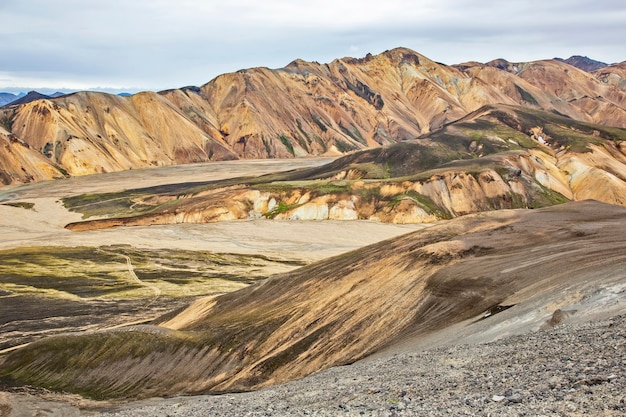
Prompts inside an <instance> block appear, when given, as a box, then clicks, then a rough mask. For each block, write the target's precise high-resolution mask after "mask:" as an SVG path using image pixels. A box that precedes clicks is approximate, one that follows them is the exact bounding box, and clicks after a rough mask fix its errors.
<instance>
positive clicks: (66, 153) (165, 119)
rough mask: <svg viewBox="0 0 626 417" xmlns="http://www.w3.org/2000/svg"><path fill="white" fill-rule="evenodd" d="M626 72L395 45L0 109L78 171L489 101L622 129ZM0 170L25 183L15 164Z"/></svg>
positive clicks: (361, 134) (387, 127) (419, 122)
mask: <svg viewBox="0 0 626 417" xmlns="http://www.w3.org/2000/svg"><path fill="white" fill-rule="evenodd" d="M623 79H624V78H623V75H622V74H621V73H620V72H619V71H618V70H615V71H613V67H607V68H604V69H602V70H599V72H598V73H595V74H589V73H587V72H584V71H582V70H580V69H578V68H576V67H573V66H571V65H569V64H567V63H564V62H560V61H556V60H548V61H537V62H530V63H518V64H513V63H508V62H506V61H502V60H499V61H494V62H491V63H488V64H484V65H483V64H477V63H468V64H463V65H458V66H446V65H442V64H439V63H436V62H433V61H431V60H430V59H428V58H426V57H424V56H422V55H420V54H418V53H416V52H414V51H411V50H409V49H403V48H398V49H394V50H391V51H386V52H384V53H381V54H379V55H376V56H372V55H368V56H366V57H365V58H363V59H354V58H343V59H337V60H335V61H333V62H331V63H330V64H319V63H316V62H304V61H301V60H296V61H294V62H292V63H290V64H289V65H287V66H286V67H284V68H281V69H276V70H270V69H267V68H253V69H248V70H242V71H238V72H236V73H232V74H224V75H222V76H219V77H217V78H215V79H214V80H212V81H210V82H209V83H207V84H205V85H203V86H202V87H189V88H183V89H178V90H169V91H163V92H161V93H158V94H157V93H148V92H146V93H141V94H136V95H134V96H132V97H118V96H111V95H107V94H103V93H88V92H81V93H76V94H71V95H68V96H64V97H59V98H55V99H50V100H37V101H33V102H30V103H26V104H23V105H17V106H9V107H7V108H4V109H2V110H1V111H0V113H2V114H1V117H2V118H3V120H5V122H6V123H5V127H6V128H7V129H8V131H9V133H11V134H13V135H15V136H16V137H17V138H19V139H20V140H22V141H23V142H24V143H27V144H28V145H29V146H31V147H32V148H33V149H35V150H37V151H38V152H40V153H41V154H42V155H45V156H46V157H47V158H48V160H49V161H50V163H51V164H56V165H58V166H59V167H61V168H63V170H64V171H65V172H67V173H68V174H70V175H82V174H88V173H97V172H110V171H119V170H125V169H136V168H140V167H146V166H156V165H169V164H179V163H187V162H198V161H209V160H218V159H219V160H224V159H233V158H278V157H299V156H307V155H339V154H341V153H345V152H348V151H352V150H358V149H365V148H371V147H375V146H380V145H386V144H390V143H395V142H399V141H403V140H407V139H414V138H416V137H418V136H419V135H423V134H425V133H428V132H432V131H433V130H436V129H438V128H440V127H441V126H443V125H444V124H446V123H448V122H451V121H454V120H456V119H459V118H461V117H463V116H465V115H467V114H468V113H470V112H472V111H475V110H477V109H479V108H480V107H482V106H483V105H486V104H498V103H500V104H509V105H524V106H530V107H535V108H539V109H543V110H547V111H551V112H556V113H559V114H563V115H567V116H569V117H571V118H574V119H577V120H582V121H587V122H595V123H599V124H605V125H610V126H621V127H626V110H625V108H626V104H625V103H626V92H625V91H624V86H623V82H622V81H623ZM607 80H610V82H607ZM27 174H28V175H31V176H32V177H33V178H38V175H44V176H45V175H46V174H45V173H35V172H28V173H27ZM3 177H4V178H11V179H12V181H19V180H22V178H21V177H19V175H16V174H15V173H14V172H13V171H8V172H5V174H4V175H3ZM5 182H6V181H5Z"/></svg>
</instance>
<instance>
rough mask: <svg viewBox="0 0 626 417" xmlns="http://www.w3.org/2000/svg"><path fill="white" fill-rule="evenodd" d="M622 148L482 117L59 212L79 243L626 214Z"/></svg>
mask: <svg viewBox="0 0 626 417" xmlns="http://www.w3.org/2000/svg"><path fill="white" fill-rule="evenodd" d="M625 144H626V130H624V129H620V128H610V127H605V126H601V125H594V124H589V123H584V122H577V121H575V120H573V119H570V118H567V117H564V116H558V115H555V114H553V113H548V112H542V111H538V110H530V109H525V108H522V107H513V106H498V107H491V106H485V107H483V108H481V109H479V110H477V111H476V112H473V113H471V114H469V115H468V116H466V117H464V118H462V119H460V120H458V121H456V122H453V123H450V124H447V125H446V126H444V127H443V128H442V129H440V130H438V131H435V132H433V133H430V134H428V135H425V136H422V137H421V138H420V139H417V140H414V141H404V142H402V143H398V144H393V145H388V146H383V147H378V148H373V149H370V150H364V151H360V152H355V153H352V154H350V155H347V156H344V157H343V158H339V159H337V160H335V161H334V162H332V163H329V164H327V165H324V166H321V167H316V168H308V169H302V170H294V171H290V172H284V173H275V174H269V175H264V176H259V177H254V178H234V179H229V180H227V181H213V182H204V183H183V184H171V185H169V186H167V187H151V188H142V189H135V190H128V191H124V192H117V193H108V194H84V195H78V196H73V197H71V198H66V199H64V200H63V201H64V204H65V205H66V207H68V208H69V209H71V210H74V211H77V212H79V213H82V214H83V217H84V219H85V220H84V221H81V222H74V223H72V224H69V225H68V226H67V227H68V228H69V229H71V230H74V231H81V230H88V229H100V228H107V227H112V226H139V225H150V224H173V223H206V222H214V221H224V220H242V219H253V218H262V217H266V218H271V219H278V220H288V219H290V220H327V219H329V220H355V219H367V220H375V221H380V222H386V223H427V222H433V221H437V220H441V219H449V218H453V217H457V216H460V215H465V214H469V213H476V212H482V211H488V210H497V209H506V208H540V207H546V206H551V205H555V204H561V203H564V202H566V201H570V200H585V199H595V200H598V201H602V202H605V203H611V204H618V205H625V204H626V153H625V151H626V145H625ZM94 216H98V218H97V219H92V217H94Z"/></svg>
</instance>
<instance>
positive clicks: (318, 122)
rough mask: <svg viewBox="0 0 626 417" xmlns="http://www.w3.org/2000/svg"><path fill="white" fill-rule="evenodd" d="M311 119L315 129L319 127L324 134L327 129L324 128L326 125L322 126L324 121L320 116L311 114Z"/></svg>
mask: <svg viewBox="0 0 626 417" xmlns="http://www.w3.org/2000/svg"><path fill="white" fill-rule="evenodd" d="M311 118H312V119H313V122H315V124H316V125H317V127H319V128H320V130H321V131H322V132H326V131H327V130H328V127H326V124H324V119H322V118H321V117H320V116H318V115H316V114H313V115H311Z"/></svg>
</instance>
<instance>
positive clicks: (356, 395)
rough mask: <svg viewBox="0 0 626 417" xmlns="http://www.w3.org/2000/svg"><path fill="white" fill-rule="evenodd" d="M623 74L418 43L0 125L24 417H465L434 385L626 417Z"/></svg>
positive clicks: (43, 109)
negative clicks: (450, 60)
mask: <svg viewBox="0 0 626 417" xmlns="http://www.w3.org/2000/svg"><path fill="white" fill-rule="evenodd" d="M622 75H623V63H622V64H616V65H612V66H606V67H602V68H600V69H596V70H590V72H587V71H584V70H582V69H579V68H576V67H574V66H572V65H570V64H568V63H567V62H564V61H559V60H545V61H535V62H529V63H510V62H507V61H504V60H495V61H491V62H489V63H486V64H480V63H476V62H467V63H462V64H458V65H454V66H446V65H443V64H439V63H436V62H434V61H431V60H429V59H428V58H426V57H424V56H422V55H420V54H417V53H416V52H414V51H411V50H408V49H405V48H397V49H394V50H390V51H385V52H384V53H382V54H380V55H377V56H372V55H367V56H366V57H364V58H361V59H355V58H342V59H337V60H335V61H333V62H332V63H330V64H319V63H313V62H305V61H302V60H296V61H293V62H292V63H291V64H289V65H287V66H286V67H284V68H281V69H277V70H270V69H267V68H254V69H249V70H242V71H239V72H236V73H231V74H224V75H222V76H220V77H217V78H216V79H214V80H212V81H210V82H209V83H207V84H205V85H203V86H201V87H185V88H182V89H176V90H167V91H162V92H159V93H154V92H145V93H139V94H135V95H133V96H131V97H119V96H110V95H106V94H102V93H93V92H79V93H75V94H71V95H67V96H62V97H57V98H47V99H43V100H34V101H31V102H25V103H17V104H14V105H8V106H5V107H2V108H0V118H1V119H2V120H1V121H2V126H0V145H1V146H0V182H1V183H2V184H3V185H2V186H1V188H0V416H2V417H5V415H6V416H7V417H16V416H19V415H22V414H28V413H30V414H36V413H44V415H54V416H56V415H64V416H65V415H76V416H78V415H119V416H125V415H159V416H160V415H163V416H165V415H177V413H178V411H176V408H178V407H181V410H186V411H181V412H183V413H188V414H184V415H194V414H193V413H196V414H197V415H204V414H203V412H204V411H206V410H211V407H213V406H215V407H217V408H216V409H219V410H221V411H220V413H222V414H228V411H229V409H228V407H229V405H228V404H230V401H231V400H230V399H231V398H232V401H234V402H237V401H239V399H240V400H241V404H243V405H241V404H240V405H241V408H236V410H237V413H241V414H245V413H252V414H251V415H263V416H265V415H272V414H273V411H274V410H275V409H280V412H279V413H278V415H289V414H290V413H291V412H292V411H293V410H298V412H299V411H301V410H308V411H311V412H316V411H319V412H320V413H321V414H320V415H335V414H336V412H337V410H336V409H334V408H328V406H327V405H324V404H317V405H315V404H314V405H313V406H312V405H311V403H310V401H309V399H307V394H306V393H307V392H313V393H318V394H319V395H321V396H322V397H323V398H326V400H327V401H328V403H329V404H333V405H332V407H337V409H340V410H341V411H342V413H343V412H344V411H345V412H346V413H348V412H352V411H354V412H363V413H365V412H368V411H371V412H372V413H373V412H374V411H375V412H376V413H379V412H380V413H387V414H390V415H394V414H395V415H402V414H403V412H404V411H406V410H409V409H410V410H413V411H414V412H418V411H420V410H421V411H423V410H424V409H425V408H420V407H422V406H423V407H426V406H425V405H424V404H433V406H436V407H444V405H442V404H441V401H443V400H441V398H444V397H437V398H436V399H434V400H433V399H429V398H426V397H427V396H428V395H434V394H433V393H432V392H430V393H426V391H424V389H423V388H419V387H416V386H414V385H412V383H411V380H412V376H411V374H410V372H411V371H407V370H406V367H404V365H407V364H411V365H410V366H412V367H414V368H411V369H414V371H413V372H415V375H419V377H420V378H421V379H420V381H421V383H423V384H425V386H430V385H429V384H432V386H434V387H436V391H439V392H440V393H441V392H445V393H448V394H447V395H449V398H450V401H451V402H453V403H454V404H455V407H457V408H456V409H463V410H464V412H465V411H466V414H470V415H476V414H477V413H480V412H483V411H484V413H483V414H485V413H497V412H498V410H499V409H498V408H497V407H499V406H501V405H502V404H505V405H511V406H513V407H518V404H520V401H522V400H524V399H528V402H526V403H524V404H523V406H519V407H525V408H519V410H518V411H520V413H531V414H532V413H539V412H545V411H546V410H552V411H553V412H554V413H561V414H562V413H563V412H564V411H563V410H569V409H568V408H567V407H569V406H570V403H571V404H573V406H574V407H576V409H577V410H579V409H582V408H583V407H585V406H586V405H585V404H587V405H589V407H590V410H591V412H592V413H596V414H597V413H598V412H599V410H604V411H606V409H604V408H602V407H603V406H605V405H606V406H607V407H608V406H609V405H610V407H612V408H611V410H612V411H615V413H612V411H611V413H612V414H611V413H609V412H607V413H605V415H619V411H620V410H622V409H624V405H623V404H624V399H623V398H621V399H620V398H617V397H616V394H615V393H616V392H620V387H624V386H626V385H625V384H626V374H625V373H624V372H625V370H624V368H623V366H621V367H620V366H619V363H618V362H619V358H623V357H624V344H623V340H621V341H620V337H621V336H620V335H623V332H624V320H623V317H624V315H625V314H626V275H624V274H625V273H624V271H626V241H625V240H624V235H625V234H626V223H625V222H624V221H623V220H624V216H626V110H624V109H625V108H626V107H625V106H626V104H625V103H626V101H625V100H626V93H625V90H624V84H623V83H622V82H621V81H620V79H621V77H622ZM264 158H265V159H264ZM597 335H599V336H598V338H595V336H597ZM581 340H583V341H581ZM566 342H567V343H570V344H571V345H572V346H574V347H571V349H570V350H569V351H568V352H570V353H571V354H572V355H577V354H578V353H577V352H576V351H575V349H577V350H578V351H580V355H581V358H583V357H584V359H585V361H586V363H587V365H588V366H586V367H584V366H583V365H578V364H575V363H570V366H569V367H568V368H567V369H565V368H560V367H559V368H558V369H556V368H554V367H555V366H556V365H551V362H550V361H551V360H552V359H554V358H553V357H550V356H549V355H544V352H543V351H542V352H540V353H538V352H535V353H536V357H537V358H539V361H538V362H537V363H533V357H532V354H531V353H529V352H532V349H533V347H532V346H531V344H533V343H534V346H536V347H537V346H541V347H542V349H545V352H556V351H558V350H559V349H558V345H559V344H560V343H566ZM585 345H593V347H594V349H595V350H596V351H597V352H600V353H599V355H600V356H601V360H598V361H596V362H593V358H592V356H593V355H592V353H590V351H589V350H588V349H586V348H583V346H585ZM516 346H520V349H522V350H521V351H518V350H517V348H516ZM483 348H484V349H485V350H486V351H488V352H494V353H493V354H494V355H509V356H511V357H513V358H515V359H514V361H513V360H512V361H510V362H508V363H507V360H505V359H502V360H500V359H497V358H492V359H491V360H490V359H489V358H488V357H486V356H485V355H486V354H481V353H480V352H481V349H483ZM568 349H569V347H568ZM613 353H615V355H613ZM422 355H424V357H422ZM466 355H469V356H466ZM563 355H565V353H563ZM612 355H613V356H612ZM612 358H613V359H612ZM615 358H617V359H615ZM561 359H562V361H566V359H567V358H565V357H564V356H563V357H562V358H561ZM475 363H476V364H482V365H480V366H479V365H476V366H474V365H475ZM568 363H569V362H568ZM491 364H493V366H494V369H493V372H494V375H498V378H499V379H498V380H491V381H490V380H488V379H489V378H487V373H486V371H485V372H483V373H482V374H481V373H480V368H481V367H485V368H488V367H489V366H491ZM559 366H560V365H559ZM512 367H514V368H515V369H516V372H517V373H518V374H519V375H520V376H519V378H520V381H526V384H527V385H528V389H526V388H527V387H523V386H518V387H516V388H515V390H516V391H513V388H511V387H509V385H516V383H515V382H514V381H511V379H513V378H514V377H513V376H511V373H510V370H508V368H512ZM377 369H384V373H385V374H388V375H391V376H383V375H377V372H379V371H377ZM380 372H382V371H380ZM407 372H409V373H407ZM394 375H397V376H398V378H396V379H394V378H393V376H394ZM535 376H536V379H533V377H535ZM557 377H558V378H560V379H559V381H561V382H559V384H556V383H555V382H554V381H555V380H554V378H557ZM455 378H456V379H458V380H459V381H461V382H460V383H459V385H453V384H456V382H454V381H455V380H456V379H455ZM435 379H436V381H435ZM338 381H342V382H341V383H339V382H338ZM350 381H359V382H358V384H361V385H362V387H361V386H357V383H353V382H350ZM368 381H369V382H368ZM373 381H375V382H373ZM398 381H402V383H403V384H404V385H405V387H404V388H402V387H400V385H398V384H399V382H398ZM472 381H481V382H480V384H483V383H484V386H486V387H487V388H477V387H478V386H479V385H480V384H477V383H473V382H472ZM529 381H530V382H529ZM533 381H534V382H533ZM581 381H582V382H581ZM505 382H506V383H505ZM490 383H491V385H489V384H490ZM333 384H334V385H333ZM372 384H375V385H376V386H372ZM329 386H332V387H334V390H335V391H334V392H332V393H331V392H329V391H328V387H329ZM366 386H367V389H366V388H365V387H366ZM480 386H481V387H482V385H480ZM595 386H598V387H597V392H601V393H602V395H606V396H607V398H606V399H605V400H606V401H601V400H599V399H598V398H596V397H594V396H593V395H594V393H595V392H596V391H594V390H596V388H593V389H591V388H589V389H587V388H585V387H595ZM294 387H295V388H294ZM457 387H460V388H457ZM545 387H548V388H545ZM554 387H556V388H554ZM292 389H293V390H295V395H294V391H290V390H292ZM566 389H567V390H569V391H568V392H569V394H563V393H562V390H566ZM555 390H556V391H558V392H555ZM548 391H549V392H548ZM485 392H488V393H487V394H485ZM288 393H291V394H288ZM381 393H383V395H382V396H381V395H379V394H381ZM403 393H404V394H403ZM572 393H574V394H575V395H576V397H575V398H574V397H572V396H574V394H572ZM275 394H276V395H279V396H281V397H280V398H281V400H280V401H279V402H278V403H277V404H276V407H274V406H273V405H272V404H269V402H271V401H269V400H267V399H268V398H271V397H272V396H273V395H275ZM462 394H463V395H465V397H463V398H461V397H460V396H461V395H462ZM568 395H569V397H568V398H569V399H568V400H567V401H569V403H566V399H565V397H566V396H568ZM188 396H192V397H188ZM157 398H160V399H159V400H157ZM411 398H412V400H410V401H409V400H408V399H411ZM418 398H419V399H418ZM433 398H434V397H433ZM520 398H521V399H522V400H520ZM357 399H358V400H357ZM518 400H519V401H518ZM420 401H421V402H420ZM500 402H502V404H500V405H498V404H495V403H500ZM200 403H202V405H199V404H200ZM227 403H228V404H227ZM401 403H402V404H403V407H404V408H403V409H401V408H399V404H401ZM548 403H550V404H548ZM552 403H554V404H555V405H554V406H552V405H551V404H552ZM366 404H369V405H366ZM230 406H232V407H239V406H235V405H232V404H231V405H230ZM158 407H160V408H158ZM194 407H198V408H197V409H194ZM259 407H260V408H259ZM290 407H293V408H292V409H290ZM311 407H313V408H311ZM459 407H460V408H459ZM550 407H552V408H550ZM157 408H158V409H157ZM570 408H571V407H570ZM259 410H261V411H259ZM438 410H439V411H440V413H439V414H436V413H435V414H434V415H446V413H447V410H446V409H445V408H438ZM499 411H502V410H499ZM552 411H550V412H552ZM570 411H571V410H570ZM46 413H47V414H46ZM142 413H143V414H142ZM189 413H191V414H189ZM255 413H256V414H255ZM407 413H408V414H407ZM353 414H354V413H353ZM404 414H407V415H410V413H409V412H408V411H407V412H406V413H404ZM505 415H506V414H505Z"/></svg>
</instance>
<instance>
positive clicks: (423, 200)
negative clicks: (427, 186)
mask: <svg viewBox="0 0 626 417" xmlns="http://www.w3.org/2000/svg"><path fill="white" fill-rule="evenodd" d="M405 199H410V200H412V201H414V202H415V203H417V205H419V206H420V207H421V208H422V209H423V210H424V211H425V212H426V213H428V214H432V215H434V216H436V217H437V218H439V219H450V218H452V216H451V215H450V213H448V212H447V211H446V210H445V209H443V208H441V207H439V206H438V205H437V204H435V202H434V201H432V200H431V199H430V198H428V197H426V196H425V195H422V194H420V193H418V192H416V191H408V192H406V193H403V194H397V195H394V196H393V197H391V200H390V201H389V203H388V204H389V206H390V207H391V208H395V207H397V206H398V205H399V204H400V203H401V202H402V200H405Z"/></svg>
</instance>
